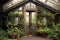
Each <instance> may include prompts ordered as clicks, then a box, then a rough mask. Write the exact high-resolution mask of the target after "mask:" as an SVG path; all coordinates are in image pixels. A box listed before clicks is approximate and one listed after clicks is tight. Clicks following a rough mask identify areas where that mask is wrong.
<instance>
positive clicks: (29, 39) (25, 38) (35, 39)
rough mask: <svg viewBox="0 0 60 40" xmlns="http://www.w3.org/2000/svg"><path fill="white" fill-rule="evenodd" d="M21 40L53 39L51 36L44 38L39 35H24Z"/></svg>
mask: <svg viewBox="0 0 60 40" xmlns="http://www.w3.org/2000/svg"><path fill="white" fill-rule="evenodd" d="M19 40H52V39H50V38H42V37H37V36H28V37H23V38H21V39H19Z"/></svg>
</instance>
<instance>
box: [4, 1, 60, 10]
mask: <svg viewBox="0 0 60 40" xmlns="http://www.w3.org/2000/svg"><path fill="white" fill-rule="evenodd" d="M24 1H28V0H11V1H10V2H8V3H6V4H4V5H3V10H7V9H8V8H10V7H13V6H14V5H15V6H16V5H17V4H19V3H22V2H24ZM30 1H31V0H30ZM33 1H39V2H42V3H44V4H45V5H48V6H50V7H52V8H54V9H56V10H60V5H59V4H60V1H59V0H33Z"/></svg>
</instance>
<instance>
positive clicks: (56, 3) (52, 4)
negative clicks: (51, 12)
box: [38, 0, 60, 10]
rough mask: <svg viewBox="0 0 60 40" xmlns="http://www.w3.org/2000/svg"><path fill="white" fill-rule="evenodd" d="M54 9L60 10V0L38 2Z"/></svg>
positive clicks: (41, 0)
mask: <svg viewBox="0 0 60 40" xmlns="http://www.w3.org/2000/svg"><path fill="white" fill-rule="evenodd" d="M38 1H40V2H42V3H44V4H46V5H48V6H50V7H52V8H54V9H57V10H60V5H59V4H60V2H59V0H38Z"/></svg>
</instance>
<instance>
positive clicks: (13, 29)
mask: <svg viewBox="0 0 60 40" xmlns="http://www.w3.org/2000/svg"><path fill="white" fill-rule="evenodd" d="M7 32H8V33H9V34H10V35H12V34H15V35H17V34H20V32H21V30H20V29H19V28H18V27H13V26H11V28H9V29H8V30H7Z"/></svg>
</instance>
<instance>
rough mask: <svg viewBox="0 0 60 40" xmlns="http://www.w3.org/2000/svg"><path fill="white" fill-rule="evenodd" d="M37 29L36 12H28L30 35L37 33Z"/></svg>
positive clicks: (27, 25) (27, 20)
mask: <svg viewBox="0 0 60 40" xmlns="http://www.w3.org/2000/svg"><path fill="white" fill-rule="evenodd" d="M36 30H37V25H36V14H35V12H27V13H26V32H27V33H28V35H30V34H31V35H35V34H36Z"/></svg>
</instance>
